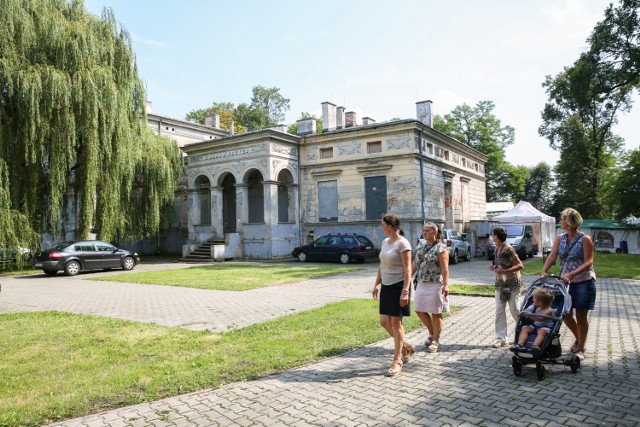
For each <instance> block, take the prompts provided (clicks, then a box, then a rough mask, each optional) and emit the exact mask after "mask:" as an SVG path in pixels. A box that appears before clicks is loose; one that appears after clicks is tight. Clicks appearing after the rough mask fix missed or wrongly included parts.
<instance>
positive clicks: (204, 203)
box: [195, 175, 211, 225]
mask: <svg viewBox="0 0 640 427" xmlns="http://www.w3.org/2000/svg"><path fill="white" fill-rule="evenodd" d="M195 184H196V189H197V190H198V201H197V202H198V204H199V205H200V206H199V207H200V209H199V212H200V220H199V221H198V224H199V225H211V183H210V182H209V178H207V177H206V176H203V175H200V176H199V177H198V178H196V182H195Z"/></svg>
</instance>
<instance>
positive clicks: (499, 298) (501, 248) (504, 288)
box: [489, 227, 524, 348]
mask: <svg viewBox="0 0 640 427" xmlns="http://www.w3.org/2000/svg"><path fill="white" fill-rule="evenodd" d="M491 237H492V238H493V241H494V242H495V244H496V257H495V260H494V261H493V264H492V265H490V266H489V270H493V272H494V273H495V274H496V319H495V325H496V342H495V343H494V344H493V347H495V348H501V347H507V346H508V344H507V314H506V309H507V305H509V311H510V312H511V317H513V320H517V319H518V305H519V304H518V299H519V297H520V288H521V287H522V276H521V275H520V270H522V269H523V268H524V266H523V265H522V261H520V258H518V254H517V253H516V250H515V249H513V246H511V245H510V244H508V243H507V230H505V229H504V227H495V228H494V229H493V231H492V233H491Z"/></svg>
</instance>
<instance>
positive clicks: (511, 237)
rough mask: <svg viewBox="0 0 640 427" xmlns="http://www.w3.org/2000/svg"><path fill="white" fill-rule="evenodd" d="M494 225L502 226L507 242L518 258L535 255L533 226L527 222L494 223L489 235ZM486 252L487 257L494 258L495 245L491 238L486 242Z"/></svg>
mask: <svg viewBox="0 0 640 427" xmlns="http://www.w3.org/2000/svg"><path fill="white" fill-rule="evenodd" d="M496 227H503V228H504V229H505V230H506V231H507V243H509V244H510V245H511V246H513V248H514V249H515V250H516V252H517V253H518V256H519V257H520V259H527V257H533V256H534V255H535V253H536V249H535V246H534V245H533V227H531V226H530V225H527V224H495V225H494V226H493V227H491V235H493V229H494V228H496ZM487 254H488V255H489V259H494V258H495V256H496V245H495V243H493V240H492V239H491V238H489V243H488V244H487Z"/></svg>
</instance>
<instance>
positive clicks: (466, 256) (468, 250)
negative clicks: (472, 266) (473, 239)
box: [464, 248, 471, 262]
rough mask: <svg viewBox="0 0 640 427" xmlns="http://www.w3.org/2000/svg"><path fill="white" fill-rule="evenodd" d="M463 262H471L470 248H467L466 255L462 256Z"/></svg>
mask: <svg viewBox="0 0 640 427" xmlns="http://www.w3.org/2000/svg"><path fill="white" fill-rule="evenodd" d="M464 260H465V261H467V262H468V261H471V248H467V254H466V255H465V256H464Z"/></svg>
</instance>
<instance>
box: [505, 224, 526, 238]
mask: <svg viewBox="0 0 640 427" xmlns="http://www.w3.org/2000/svg"><path fill="white" fill-rule="evenodd" d="M503 227H504V229H505V230H507V236H508V237H518V236H522V235H523V234H524V233H523V230H524V225H504V226H503Z"/></svg>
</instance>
